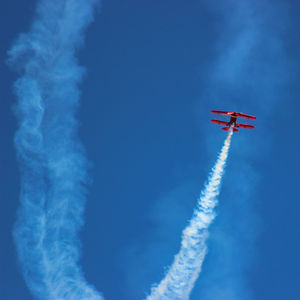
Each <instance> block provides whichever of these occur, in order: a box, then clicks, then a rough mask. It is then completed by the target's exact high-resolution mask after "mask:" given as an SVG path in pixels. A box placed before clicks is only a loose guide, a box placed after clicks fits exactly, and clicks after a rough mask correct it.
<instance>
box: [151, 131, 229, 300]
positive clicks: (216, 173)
mask: <svg viewBox="0 0 300 300" xmlns="http://www.w3.org/2000/svg"><path fill="white" fill-rule="evenodd" d="M231 136H232V130H230V131H229V132H228V136H227V138H226V140H225V142H224V145H223V147H222V150H221V153H220V154H219V157H218V160H217V162H216V164H215V166H214V167H213V169H212V172H211V174H210V176H209V179H208V182H207V184H206V186H205V188H204V190H203V191H202V192H201V196H200V198H199V200H198V205H197V208H196V209H195V211H194V214H193V217H192V219H191V220H190V222H189V224H188V226H187V227H186V228H185V229H184V231H183V234H182V241H181V249H180V251H179V253H178V254H177V255H176V256H175V258H174V262H173V264H172V265H171V266H170V268H169V270H168V272H167V274H166V276H165V277H164V279H163V280H162V281H161V282H160V283H159V284H158V285H157V286H154V287H153V288H152V291H151V294H150V295H149V296H148V297H147V300H185V299H188V298H189V295H190V293H191V291H192V289H193V287H194V284H195V281H196V280H197V278H198V276H199V273H200V271H201V267H202V264H203V261H204V258H205V255H206V252H207V246H206V239H207V237H208V227H209V225H210V224H211V223H212V221H213V220H214V218H215V212H214V208H215V206H216V205H217V202H218V201H217V196H218V195H219V193H220V187H221V181H222V175H223V172H224V168H225V163H226V160H227V156H228V151H229V147H230V142H231Z"/></svg>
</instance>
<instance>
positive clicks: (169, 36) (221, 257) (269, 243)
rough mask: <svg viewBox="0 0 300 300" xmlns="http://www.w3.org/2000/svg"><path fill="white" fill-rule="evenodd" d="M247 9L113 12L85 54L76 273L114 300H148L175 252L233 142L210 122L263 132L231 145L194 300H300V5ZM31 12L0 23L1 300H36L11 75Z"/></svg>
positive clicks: (22, 10)
mask: <svg viewBox="0 0 300 300" xmlns="http://www.w3.org/2000/svg"><path fill="white" fill-rule="evenodd" d="M2 2H3V1H2ZM239 2H241V1H237V0H236V1H234V0H226V1H223V5H220V4H219V3H218V1H207V0H191V1H178V0H172V1H171V0H160V1H158V0H157V1H156V0H155V1H140V0H139V1H137V0H129V1H122V0H110V1H105V0H103V2H102V8H101V9H99V10H98V11H97V12H96V18H95V22H93V23H92V25H91V26H90V27H89V28H88V31H87V34H86V41H85V46H84V47H83V49H82V50H81V51H80V53H79V61H80V63H81V65H83V66H84V67H85V68H86V70H87V73H86V76H85V78H84V81H83V83H82V85H81V91H82V97H81V106H80V108H79V110H78V119H79V120H80V123H81V126H80V131H79V134H80V138H81V140H82V142H83V144H84V146H85V148H86V150H87V154H88V158H89V160H90V161H91V163H92V167H91V169H90V175H91V178H92V179H93V182H92V184H91V186H90V189H89V195H88V202H87V206H86V214H85V227H84V229H83V231H82V233H81V241H82V260H81V265H82V267H83V270H84V272H85V275H86V277H87V279H88V281H89V282H91V283H92V284H94V285H95V286H96V288H97V289H98V290H100V291H101V292H103V294H104V296H105V298H106V299H107V300H121V299H122V300H135V299H142V298H143V297H144V296H145V293H148V292H149V291H150V287H151V285H152V284H153V283H155V282H158V281H160V279H161V278H162V277H163V274H164V268H165V267H166V266H168V265H169V264H170V263H171V262H172V259H173V256H174V254H176V252H177V251H178V249H179V243H180V234H181V231H182V229H183V228H184V226H185V224H186V222H187V220H188V219H189V217H190V216H191V214H192V211H193V207H194V205H195V203H196V199H197V196H198V194H199V193H200V191H201V188H202V186H203V184H204V182H205V180H206V178H207V175H208V172H209V170H210V168H211V167H212V165H213V163H214V160H215V158H216V155H217V153H218V151H219V149H220V147H221V145H222V142H223V139H224V137H225V136H224V132H223V131H221V130H220V128H218V126H217V125H213V124H210V123H209V119H210V117H211V116H210V113H209V112H210V110H211V109H228V110H237V111H242V112H245V113H249V114H253V115H256V116H257V121H256V122H255V126H256V128H255V130H253V131H247V130H241V132H239V133H237V134H235V135H234V137H233V144H232V151H231V153H230V157H229V161H228V165H227V170H226V174H225V179H224V182H223V189H222V192H221V195H220V205H219V207H218V217H217V219H216V221H215V222H214V224H213V226H212V228H211V236H210V239H209V254H208V256H207V259H206V261H205V263H204V266H203V272H202V273H201V275H200V278H199V280H198V281H197V285H196V288H195V290H194V291H193V294H192V298H191V299H192V300H208V299H210V300H219V299H222V298H221V297H222V296H223V297H225V296H224V295H227V296H226V297H225V298H223V299H230V296H228V295H230V293H233V294H236V295H239V299H243V300H244V299H246V295H248V297H249V299H250V300H253V299H255V300H283V299H284V300H298V299H300V291H299V280H300V271H299V270H300V260H299V253H300V239H299V237H300V219H299V217H298V214H299V213H298V211H299V209H300V202H299V196H297V194H298V186H297V185H298V182H299V172H298V170H299V167H300V166H299V163H300V160H299V155H298V153H299V147H300V139H299V137H298V136H299V133H298V128H299V122H298V113H299V110H300V104H299V103H300V102H299V96H300V87H299V84H298V81H297V78H298V76H299V65H300V58H299V53H300V41H299V36H300V33H299V28H300V23H299V22H300V21H299V20H300V18H299V11H300V3H298V2H297V1H292V0H289V1H283V0H275V1H270V0H260V1H256V0H255V1H251V2H252V4H251V7H250V6H249V7H248V6H246V5H242V6H241V5H240V4H239ZM249 2H250V1H249ZM245 3H246V1H245ZM35 6H36V1H32V0H30V1H17V0H10V1H6V2H3V3H1V8H0V11H1V17H0V32H1V35H0V38H1V47H0V51H1V52H0V93H1V95H0V137H1V141H2V142H1V152H0V170H1V171H0V199H1V209H0V237H1V244H0V266H1V270H0V299H5V300H19V299H22V300H27V299H28V300H29V299H33V298H32V296H31V295H30V293H29V291H28V289H27V287H26V285H25V283H24V281H23V278H22V275H21V272H20V268H19V265H18V263H17V256H16V252H15V246H14V243H13V240H12V228H13V224H14V222H15V219H16V210H17V207H18V204H19V199H18V194H19V187H20V177H19V172H18V165H17V162H16V157H15V151H14V146H13V137H14V132H15V130H16V127H17V124H16V120H15V117H14V115H13V112H12V107H13V105H14V103H15V101H16V98H15V96H14V94H13V90H12V85H13V82H14V81H15V79H16V78H17V75H16V74H15V73H13V72H12V71H11V70H10V69H9V68H8V67H7V65H6V63H5V61H6V58H7V55H6V53H7V51H8V49H9V48H10V47H11V45H12V43H13V42H14V40H15V39H16V37H17V36H18V34H19V33H20V32H26V31H28V29H29V26H30V24H31V22H32V18H33V15H34V10H35ZM220 291H221V292H220ZM213 295H220V296H219V297H216V296H213ZM213 297H216V299H214V298H213ZM232 299H235V298H232Z"/></svg>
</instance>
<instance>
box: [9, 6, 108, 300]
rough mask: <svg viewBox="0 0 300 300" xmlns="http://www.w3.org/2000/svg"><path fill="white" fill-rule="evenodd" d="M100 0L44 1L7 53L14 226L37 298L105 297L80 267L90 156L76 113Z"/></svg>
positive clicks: (19, 249) (29, 281)
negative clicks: (13, 119)
mask: <svg viewBox="0 0 300 300" xmlns="http://www.w3.org/2000/svg"><path fill="white" fill-rule="evenodd" d="M96 2H97V0H40V1H39V3H38V8H37V15H36V19H35V21H34V23H33V25H32V27H31V30H30V31H29V33H27V34H22V35H21V36H20V38H19V39H18V40H17V42H16V43H15V44H14V46H13V48H12V49H11V50H10V52H9V59H10V63H11V64H12V66H14V67H15V68H16V69H17V70H18V71H19V72H20V73H21V74H22V76H21V77H20V79H18V81H17V82H16V84H15V89H16V93H17V96H18V100H19V101H18V105H17V107H16V111H17V115H18V118H19V123H20V124H19V130H18V132H17V134H16V138H15V145H16V149H17V153H18V159H19V162H20V168H21V175H22V179H21V195H20V201H21V207H20V209H19V214H18V220H17V223H16V226H15V230H14V239H15V243H16V245H17V251H18V256H19V259H20V262H21V265H22V269H23V273H24V278H25V281H26V283H27V285H28V287H29V289H30V290H31V292H32V293H33V295H34V296H35V297H37V298H39V299H55V300H57V299H72V300H76V299H92V300H96V299H98V300H99V299H102V297H101V295H100V294H99V293H98V292H97V291H96V290H95V289H94V288H93V287H92V286H91V285H89V284H88V283H86V281H85V279H84V275H83V273H82V271H81V268H80V267H79V266H78V264H77V263H78V259H79V254H80V253H79V252H80V251H79V250H80V247H79V242H78V239H77V233H78V230H79V229H80V227H81V226H82V224H83V218H82V214H83V211H84V203H85V183H86V181H87V174H86V173H87V172H86V169H87V161H86V158H85V154H84V151H83V149H82V146H81V144H80V142H79V141H78V140H77V135H76V129H77V121H76V119H75V116H74V114H75V111H76V108H77V106H78V101H79V89H78V84H79V82H80V80H81V78H82V74H83V69H82V68H81V67H80V66H79V65H78V63H77V61H76V58H75V55H74V53H75V51H76V49H77V48H78V47H79V46H80V45H81V43H82V40H83V31H84V29H85V27H86V26H87V25H88V24H89V23H90V22H91V21H92V19H93V8H94V6H95V4H96Z"/></svg>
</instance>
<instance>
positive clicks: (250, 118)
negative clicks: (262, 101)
mask: <svg viewBox="0 0 300 300" xmlns="http://www.w3.org/2000/svg"><path fill="white" fill-rule="evenodd" d="M236 115H237V117H240V118H245V119H249V120H256V117H254V116H250V115H246V114H243V113H236Z"/></svg>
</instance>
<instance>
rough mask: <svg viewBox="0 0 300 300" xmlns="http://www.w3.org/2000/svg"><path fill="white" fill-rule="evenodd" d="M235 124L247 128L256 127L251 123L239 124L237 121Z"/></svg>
mask: <svg viewBox="0 0 300 300" xmlns="http://www.w3.org/2000/svg"><path fill="white" fill-rule="evenodd" d="M235 126H236V127H238V128H247V129H253V128H254V126H253V125H249V124H238V123H236V125H235Z"/></svg>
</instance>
